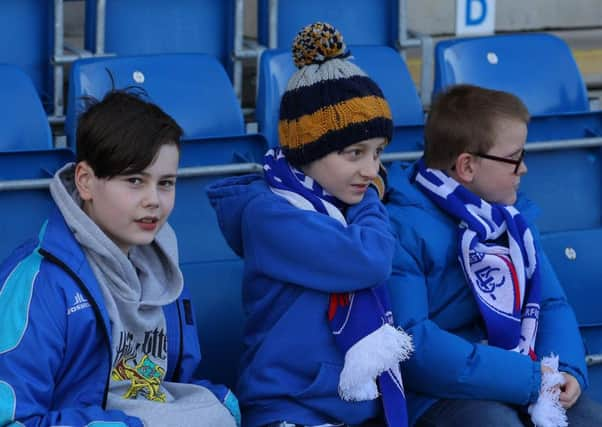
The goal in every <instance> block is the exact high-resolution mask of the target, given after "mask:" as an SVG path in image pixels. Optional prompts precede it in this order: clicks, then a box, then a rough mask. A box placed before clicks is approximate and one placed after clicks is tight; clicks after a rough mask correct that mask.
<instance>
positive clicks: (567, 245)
mask: <svg viewBox="0 0 602 427" xmlns="http://www.w3.org/2000/svg"><path fill="white" fill-rule="evenodd" d="M601 241H602V228H594V229H589V230H579V231H568V232H559V233H550V234H547V235H544V236H542V245H543V248H544V250H545V252H546V254H547V256H548V257H549V259H550V261H551V263H552V265H553V266H554V269H555V271H556V273H557V274H558V277H559V279H560V282H561V283H562V285H563V287H564V289H565V292H566V294H567V298H568V301H569V303H570V304H571V306H572V307H573V309H574V310H575V314H576V316H577V321H578V323H579V327H580V330H581V336H582V337H583V341H584V344H585V352H586V355H589V356H591V355H599V356H600V357H602V310H600V301H601V300H602V286H601V285H602V283H601V281H602V263H600V260H599V247H600V242H601ZM588 371H589V379H590V387H589V389H588V393H589V394H590V395H592V397H594V398H595V399H597V400H602V366H601V365H595V366H590V367H589V368H588Z"/></svg>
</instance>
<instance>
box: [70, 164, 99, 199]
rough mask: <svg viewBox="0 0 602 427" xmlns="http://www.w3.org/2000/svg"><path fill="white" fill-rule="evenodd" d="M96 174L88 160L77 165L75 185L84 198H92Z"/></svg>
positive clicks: (80, 195)
mask: <svg viewBox="0 0 602 427" xmlns="http://www.w3.org/2000/svg"><path fill="white" fill-rule="evenodd" d="M95 178H96V175H95V174H94V170H93V169H92V167H91V166H90V165H89V164H88V163H87V162H85V161H84V162H78V163H77V165H76V166H75V186H76V187H77V191H78V192H79V197H80V198H81V199H82V200H84V201H85V200H90V199H92V184H93V181H94V179H95Z"/></svg>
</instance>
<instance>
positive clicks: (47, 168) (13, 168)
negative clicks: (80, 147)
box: [0, 149, 74, 260]
mask: <svg viewBox="0 0 602 427" xmlns="http://www.w3.org/2000/svg"><path fill="white" fill-rule="evenodd" d="M73 160H74V155H73V152H72V151H71V150H67V149H49V150H28V151H12V152H0V212H2V221H0V236H2V239H0V260H2V259H4V258H6V257H7V256H8V255H9V254H10V253H11V252H12V251H13V249H15V248H16V247H17V246H18V245H20V244H21V243H23V242H24V241H25V240H26V239H29V238H32V237H35V236H37V234H38V231H39V230H40V227H41V226H42V224H43V223H44V221H45V220H46V219H47V218H48V216H49V214H50V212H51V210H52V207H53V202H52V199H51V197H50V192H49V191H48V188H47V183H46V184H45V183H44V182H32V181H30V182H29V183H28V184H26V185H19V186H15V182H14V181H15V180H44V179H49V178H51V177H52V176H53V175H54V173H55V172H56V171H57V170H58V169H59V168H61V167H62V166H63V165H64V164H65V163H67V162H71V161H73Z"/></svg>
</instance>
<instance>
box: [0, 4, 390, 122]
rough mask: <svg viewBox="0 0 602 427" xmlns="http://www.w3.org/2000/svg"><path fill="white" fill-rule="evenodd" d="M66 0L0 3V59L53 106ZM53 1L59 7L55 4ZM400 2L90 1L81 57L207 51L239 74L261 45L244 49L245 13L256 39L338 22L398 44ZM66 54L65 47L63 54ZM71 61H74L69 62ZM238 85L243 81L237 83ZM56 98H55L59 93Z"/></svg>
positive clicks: (280, 40) (355, 39)
mask: <svg viewBox="0 0 602 427" xmlns="http://www.w3.org/2000/svg"><path fill="white" fill-rule="evenodd" d="M63 1H64V0H55V1H54V2H51V1H44V2H40V1H39V0H3V1H2V2H1V4H0V39H1V40H3V43H2V46H0V63H12V64H16V65H18V66H20V67H21V68H22V69H23V70H24V71H25V72H26V74H28V75H29V76H30V78H31V79H32V80H33V82H34V85H35V87H36V90H37V91H38V93H39V94H40V97H41V98H42V102H43V104H44V106H45V109H46V111H47V112H49V113H52V110H53V107H54V105H53V99H54V96H55V95H56V96H60V97H62V93H60V94H58V93H56V92H57V90H58V87H60V84H61V82H60V81H57V80H56V79H55V78H54V77H55V74H56V70H57V69H56V68H55V67H56V66H57V65H58V66H59V68H60V64H61V63H62V62H64V60H63V58H57V57H56V55H57V46H56V45H55V41H57V42H58V44H59V45H61V46H59V48H58V52H63V46H62V37H63V26H64V23H63V21H62V18H63V17H62V10H63V9H62V4H63ZM53 3H54V7H53ZM399 9H400V2H399V0H376V1H375V0H333V1H330V2H329V3H328V5H327V6H326V7H325V5H324V4H323V2H321V1H318V0H303V1H290V0H287V1H282V2H279V1H274V0H259V1H258V2H257V9H256V10H254V11H249V10H247V11H246V12H243V11H244V1H243V0H179V1H177V2H165V1H162V0H86V1H85V23H84V27H85V33H84V48H85V50H86V52H78V51H75V53H76V55H82V54H86V55H90V54H93V55H105V54H108V55H120V56H121V55H128V56H131V55H143V54H163V53H207V54H210V55H213V56H214V57H216V58H217V59H218V60H219V61H220V62H221V63H222V65H223V66H224V68H225V69H226V70H227V72H228V75H229V76H230V77H231V78H232V79H233V80H236V79H237V77H236V76H235V75H234V74H236V73H235V67H236V66H238V67H239V73H238V75H239V77H238V80H240V78H241V77H240V76H241V72H240V70H242V68H241V65H242V63H241V60H242V59H243V58H244V57H247V58H248V57H257V55H258V53H259V52H260V51H261V49H257V48H256V47H253V48H252V49H251V48H249V49H246V50H245V48H244V46H243V45H244V43H243V22H242V21H243V13H247V14H249V13H252V14H256V15H257V19H256V22H257V23H258V28H257V32H258V42H259V43H260V44H261V45H262V46H264V47H270V48H277V47H281V48H282V47H288V46H289V45H290V43H291V41H292V39H293V37H294V35H295V34H296V32H297V31H298V30H299V29H301V28H302V27H303V26H305V25H307V24H309V23H311V22H314V21H316V20H325V21H328V22H331V23H333V24H334V25H335V26H337V28H339V29H340V30H341V31H342V32H343V34H345V37H346V40H347V43H349V44H355V45H386V46H390V47H395V46H396V43H397V41H398V39H399V16H400V13H399ZM58 55H59V56H62V54H61V53H58ZM65 61H67V62H68V61H69V60H65ZM239 83H240V82H239ZM54 100H55V103H56V99H54Z"/></svg>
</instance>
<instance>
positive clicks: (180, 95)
mask: <svg viewBox="0 0 602 427" xmlns="http://www.w3.org/2000/svg"><path fill="white" fill-rule="evenodd" d="M128 86H139V87H141V88H143V89H144V90H145V91H146V93H147V94H148V96H149V98H150V99H151V100H152V101H153V102H155V103H156V104H158V105H159V106H161V107H162V108H163V109H164V110H165V111H166V112H167V113H168V114H170V115H171V116H172V117H174V118H175V119H176V121H177V122H178V123H179V124H180V126H181V127H182V128H183V129H184V136H185V137H187V138H195V137H207V136H225V135H241V134H244V133H245V127H244V122H243V116H242V111H241V109H240V105H239V103H238V100H237V99H236V96H235V95H234V91H233V89H232V84H231V83H230V80H229V79H228V76H227V74H226V72H225V71H224V68H223V67H222V65H221V64H220V63H219V62H218V61H217V59H216V58H215V57H213V56H211V55H208V54H200V53H190V54H163V55H141V56H118V57H104V58H102V57H98V58H86V59H80V60H78V61H76V62H74V63H73V66H72V68H71V76H70V84H69V94H68V107H67V119H66V122H65V134H66V135H67V143H68V146H70V147H75V129H76V126H77V116H78V114H79V113H80V112H81V111H82V108H84V100H83V99H82V97H83V96H93V97H95V98H102V96H103V95H104V94H105V93H106V92H107V91H108V90H110V89H112V88H113V87H114V88H121V89H122V88H125V87H128Z"/></svg>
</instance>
